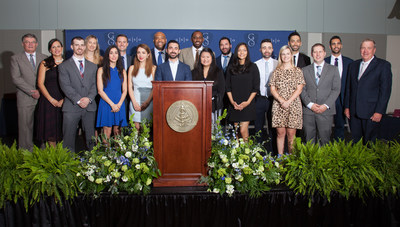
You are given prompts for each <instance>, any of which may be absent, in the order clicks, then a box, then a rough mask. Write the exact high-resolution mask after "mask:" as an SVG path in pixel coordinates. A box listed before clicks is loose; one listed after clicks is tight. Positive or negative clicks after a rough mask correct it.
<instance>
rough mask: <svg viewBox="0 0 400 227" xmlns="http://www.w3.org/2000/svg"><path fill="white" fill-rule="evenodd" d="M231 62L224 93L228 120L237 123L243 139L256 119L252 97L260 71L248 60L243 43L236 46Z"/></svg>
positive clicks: (257, 88)
mask: <svg viewBox="0 0 400 227" xmlns="http://www.w3.org/2000/svg"><path fill="white" fill-rule="evenodd" d="M231 60H232V64H231V65H230V66H229V68H228V70H227V74H226V92H227V93H226V94H227V96H228V98H229V102H230V103H231V105H230V106H229V120H230V121H233V122H235V127H237V126H238V125H239V128H240V135H241V137H242V138H243V140H244V141H247V140H248V137H249V123H250V121H252V120H255V119H256V105H255V100H254V97H255V96H256V94H257V93H258V92H259V89H260V73H259V71H258V68H257V66H256V65H255V64H254V63H252V62H251V61H250V56H249V48H248V47H247V45H246V44H245V43H239V44H238V45H237V46H236V49H235V54H234V56H233V57H232V59H231Z"/></svg>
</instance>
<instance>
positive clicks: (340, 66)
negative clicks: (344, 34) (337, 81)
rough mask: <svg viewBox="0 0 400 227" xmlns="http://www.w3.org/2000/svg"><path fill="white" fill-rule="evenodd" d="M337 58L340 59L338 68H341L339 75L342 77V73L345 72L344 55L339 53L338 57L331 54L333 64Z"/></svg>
mask: <svg viewBox="0 0 400 227" xmlns="http://www.w3.org/2000/svg"><path fill="white" fill-rule="evenodd" d="M335 58H337V59H338V66H337V67H338V69H339V75H340V78H342V73H343V59H342V55H339V56H337V57H335V56H333V55H331V65H335Z"/></svg>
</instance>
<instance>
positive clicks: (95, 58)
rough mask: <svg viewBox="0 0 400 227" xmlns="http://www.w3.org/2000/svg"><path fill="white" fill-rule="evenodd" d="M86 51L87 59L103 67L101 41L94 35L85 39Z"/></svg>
mask: <svg viewBox="0 0 400 227" xmlns="http://www.w3.org/2000/svg"><path fill="white" fill-rule="evenodd" d="M85 45H86V49H85V52H84V55H85V59H86V60H88V61H91V62H93V63H94V64H96V65H98V66H99V67H100V66H101V62H102V61H103V57H102V56H100V46H99V40H98V39H97V37H96V36H94V35H88V36H87V37H86V39H85Z"/></svg>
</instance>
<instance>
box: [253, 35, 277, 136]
mask: <svg viewBox="0 0 400 227" xmlns="http://www.w3.org/2000/svg"><path fill="white" fill-rule="evenodd" d="M260 52H261V54H262V58H261V59H259V60H258V61H256V62H255V63H256V65H257V67H258V71H259V72H260V93H259V94H257V96H256V112H257V117H256V120H255V122H254V126H255V130H256V132H260V131H261V137H260V138H259V142H262V134H263V131H264V124H265V117H266V116H267V123H268V129H271V128H272V125H271V121H272V116H271V108H270V107H271V106H272V101H273V97H272V95H271V91H270V87H269V86H268V81H269V77H270V75H271V73H272V72H273V71H274V70H275V68H276V66H278V61H277V60H275V59H273V58H272V57H271V56H272V53H273V52H274V48H273V46H272V42H271V40H270V39H264V40H262V41H261V44H260ZM267 134H268V135H271V134H270V132H269V131H267Z"/></svg>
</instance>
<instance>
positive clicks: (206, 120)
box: [153, 81, 212, 187]
mask: <svg viewBox="0 0 400 227" xmlns="http://www.w3.org/2000/svg"><path fill="white" fill-rule="evenodd" d="M211 99H212V81H210V82H203V81H190V82H189V81H176V82H160V81H155V82H153V129H154V130H153V131H154V156H155V158H156V161H157V162H158V167H159V169H160V170H161V174H162V176H161V177H160V178H159V179H157V180H155V181H154V186H155V187H161V186H197V185H199V184H198V179H199V177H200V176H201V175H206V171H207V169H206V163H207V159H208V157H209V155H210V152H211V110H212V100H211ZM181 101H184V102H185V103H188V104H189V105H190V106H194V107H195V108H193V110H194V111H197V114H198V118H197V123H196V124H195V125H194V127H193V128H192V129H191V130H189V131H187V132H180V131H179V130H176V127H178V126H176V127H175V129H174V128H173V127H171V122H169V121H168V120H167V112H168V110H169V109H170V108H171V109H172V108H173V107H174V106H175V104H179V103H181ZM173 104H174V105H173ZM172 105H173V106H172ZM171 106H172V107H171ZM182 106H183V105H182ZM170 111H171V110H170ZM194 111H193V112H194ZM175 112H179V115H178V116H176V117H175V118H179V116H182V122H183V121H184V120H185V119H186V118H188V119H189V118H190V119H192V116H189V115H190V114H191V112H190V111H186V109H185V108H183V107H182V110H180V109H179V110H176V111H175ZM173 118H174V117H173ZM179 120H181V119H180V118H179Z"/></svg>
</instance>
